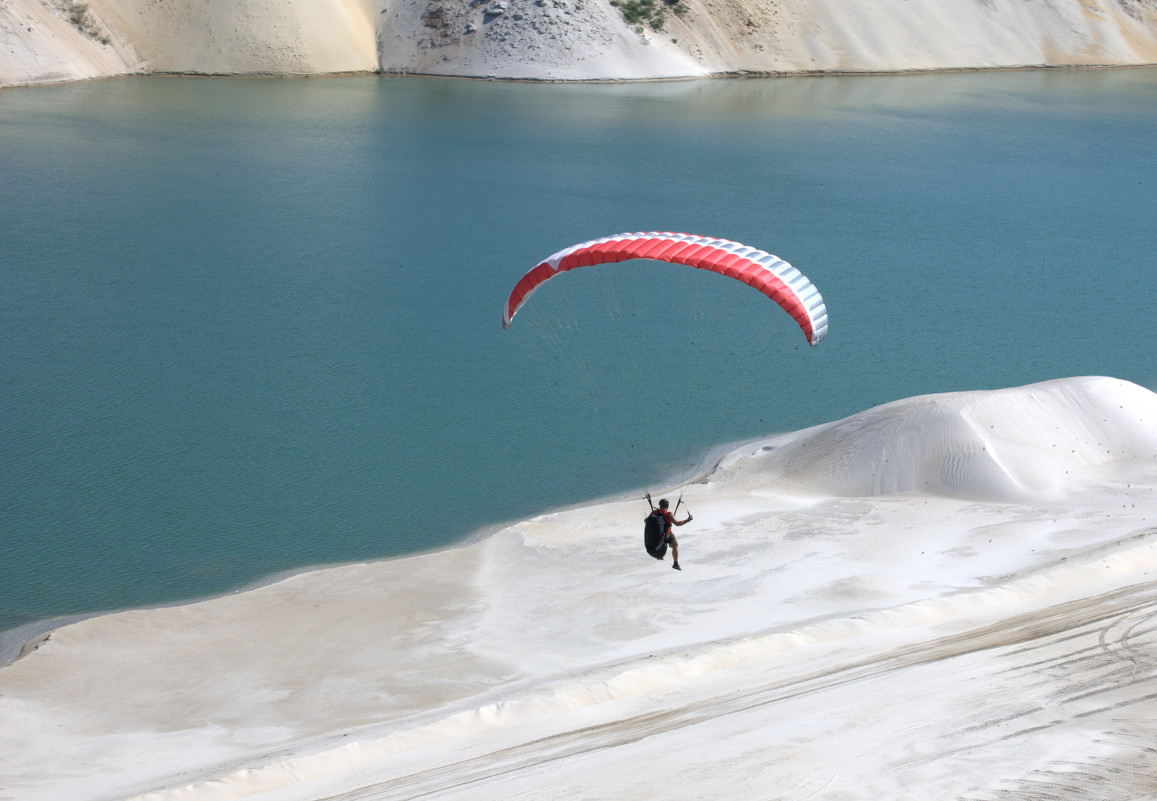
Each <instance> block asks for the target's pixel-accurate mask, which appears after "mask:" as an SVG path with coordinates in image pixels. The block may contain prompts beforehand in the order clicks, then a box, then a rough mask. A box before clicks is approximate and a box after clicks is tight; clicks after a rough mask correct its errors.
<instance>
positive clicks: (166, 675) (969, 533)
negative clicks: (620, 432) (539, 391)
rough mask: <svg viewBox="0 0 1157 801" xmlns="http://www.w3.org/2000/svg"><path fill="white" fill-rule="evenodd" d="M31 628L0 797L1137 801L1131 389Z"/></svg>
mask: <svg viewBox="0 0 1157 801" xmlns="http://www.w3.org/2000/svg"><path fill="white" fill-rule="evenodd" d="M684 502H685V503H687V504H688V505H689V506H690V508H691V509H692V511H693V512H694V515H695V520H694V521H693V522H692V523H691V524H690V525H688V526H685V527H683V528H681V529H680V530H679V534H680V540H681V543H682V548H683V554H682V560H681V561H682V562H683V566H684V570H683V571H682V572H676V571H673V570H671V569H670V567H669V565H670V562H669V561H667V562H663V563H660V562H656V561H654V560H652V559H650V558H649V557H648V556H646V554H645V553H644V552H643V549H642V547H641V539H642V537H641V527H642V518H643V516H644V514H645V512H646V505H645V503H643V502H641V501H638V500H620V501H614V502H607V503H602V504H598V505H596V506H591V507H587V508H581V509H574V510H569V511H563V512H558V513H553V514H548V515H544V516H542V517H539V518H536V519H534V520H530V521H526V522H523V523H519V524H517V525H513V526H511V527H509V528H507V529H504V530H502V531H500V532H498V533H496V534H494V535H493V536H490V537H488V538H486V539H483V540H481V541H478V542H475V543H473V544H470V545H467V546H464V547H461V548H457V549H453V550H449V551H445V552H440V553H432V554H426V555H421V556H415V557H411V558H405V559H397V560H392V561H387V562H381V563H375V564H363V565H351V566H346V567H335V568H330V569H326V570H320V571H316V572H312V573H306V574H301V575H298V576H295V577H293V578H290V579H287V580H285V581H282V582H279V583H277V584H273V585H270V586H267V587H263V588H260V589H257V590H253V591H250V592H245V593H240V594H236V595H232V596H228V597H224V598H219V599H214V600H210V601H205V602H201V603H196V604H191V605H188V606H183V607H176V608H166V609H157V610H143V611H132V612H124V613H119V614H113V615H107V616H103V617H100V618H95V619H91V620H87V621H84V622H81V623H77V624H74V625H70V626H67V627H64V628H62V629H60V630H58V631H56V632H54V633H53V634H52V635H51V637H50V638H49V639H48V640H47V641H44V642H42V643H41V644H40V645H39V647H38V648H37V649H36V650H34V651H31V652H30V653H27V654H26V655H25V656H24V657H23V658H21V659H19V660H18V661H16V662H14V663H12V664H10V665H7V666H6V667H4V668H2V669H0V754H3V755H4V756H3V760H2V761H0V797H5V798H19V799H62V800H63V799H69V801H76V800H77V799H112V798H127V797H133V796H138V795H139V796H141V797H144V798H148V799H198V800H200V799H232V798H262V799H279V800H280V799H286V800H287V799H322V798H325V799H331V798H339V799H394V798H397V799H412V798H422V797H430V798H439V799H459V798H460V799H491V798H492V799H509V798H535V799H538V798H583V799H611V798H615V799H619V798H632V799H650V798H654V799H692V798H728V799H756V798H759V799H764V798H773V797H774V798H785V799H807V798H828V799H837V798H838V799H865V800H867V799H872V800H873V801H875V800H876V799H880V798H889V799H897V798H912V799H928V798H959V799H998V798H1010V797H1016V798H1019V797H1033V798H1093V797H1095V798H1099V799H1117V798H1121V799H1124V798H1139V797H1154V796H1155V795H1157V752H1155V751H1154V749H1153V748H1152V745H1153V742H1154V735H1157V624H1154V623H1153V615H1154V612H1155V611H1157V522H1155V521H1157V395H1154V394H1153V393H1152V392H1150V391H1148V390H1146V389H1143V388H1141V387H1138V386H1136V385H1133V384H1130V383H1128V382H1123V381H1119V380H1114V379H1109V378H1074V379H1066V380H1060V381H1054V382H1048V383H1044V384H1037V385H1032V386H1028V387H1023V388H1018V389H1009V390H1001V391H994V392H973V393H959V394H950V395H937V396H929V397H923V398H914V399H910V400H904V401H898V402H895V403H890V404H887V405H885V406H881V407H879V408H876V409H872V410H869V411H866V412H864V413H863V414H860V415H856V416H854V417H852V418H849V419H847V420H843V421H839V422H836V423H832V424H829V425H824V426H819V427H817V428H813V429H810V430H807V431H803V432H799V433H796V434H789V435H784V436H781V437H776V438H773V439H769V440H767V441H764V442H759V443H753V444H751V445H749V446H745V447H744V448H741V449H739V450H737V451H735V452H734V453H732V454H730V455H729V456H728V457H727V458H725V459H724V460H723V462H722V463H721V464H720V465H719V466H718V468H717V469H716V470H714V471H713V472H712V473H711V474H710V475H709V476H708V477H707V478H706V479H705V480H704V481H703V482H702V483H698V484H695V485H692V486H691V487H689V488H688V489H687V491H686V494H685V495H684Z"/></svg>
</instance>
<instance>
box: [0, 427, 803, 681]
mask: <svg viewBox="0 0 1157 801" xmlns="http://www.w3.org/2000/svg"><path fill="white" fill-rule="evenodd" d="M779 436H784V434H782V433H781V434H773V435H770V436H769V437H760V438H757V439H754V440H741V441H736V442H731V443H723V444H720V445H715V446H711V447H708V448H706V449H705V450H704V452H703V457H702V458H701V459H699V460H698V463H699V464H702V465H707V466H706V467H703V468H701V469H700V470H699V471H698V472H695V473H692V474H690V476H689V477H687V478H686V480H685V481H684V482H683V486H684V487H686V486H690V485H692V484H696V483H702V482H703V481H705V480H706V478H707V477H709V476H710V475H711V474H712V473H713V472H714V471H715V470H716V469H718V467H719V465H720V464H721V463H722V461H723V460H724V459H726V458H727V457H728V456H729V455H731V454H732V453H733V452H734V451H737V450H742V449H743V448H744V447H747V446H750V445H754V444H756V443H760V442H764V441H766V440H768V439H772V438H775V437H779ZM676 480H677V477H676V476H671V477H670V478H669V480H668V481H666V482H657V483H658V484H660V485H661V487H662V489H660V490H659V491H660V492H666V491H668V490H670V489H671V487H673V486H675V482H676ZM643 491H645V490H639V491H630V490H628V491H624V492H622V493H615V494H612V495H603V496H598V497H595V498H591V499H589V500H585V501H577V502H575V503H573V504H566V505H562V506H557V507H551V508H547V509H543V510H541V511H539V512H537V513H535V514H533V515H531V517H530V519H535V518H539V517H543V516H547V515H553V514H561V513H567V512H575V511H579V510H581V509H584V508H587V507H595V506H602V505H604V504H610V503H619V502H623V501H626V500H630V499H635V498H636V497H637V498H638V500H640V501H641V500H643V498H642V495H640V494H639V493H640V492H643ZM656 497H658V496H656ZM520 522H523V521H521V520H509V521H506V522H503V523H492V524H489V525H484V526H479V527H477V528H475V529H473V530H472V531H471V532H470V533H468V534H466V535H464V536H463V537H462V538H461V539H459V540H456V541H454V542H452V543H450V544H448V545H442V546H436V547H432V548H427V549H422V550H418V551H411V552H407V553H403V554H397V555H394V556H383V557H380V558H377V559H366V560H362V561H357V562H330V563H320V564H312V565H305V566H303V567H300V568H291V569H289V570H281V571H277V572H275V573H271V574H268V575H266V576H262V577H260V578H257V579H254V580H253V581H251V582H247V583H245V584H242V585H241V586H239V587H236V588H234V589H232V590H226V591H225V592H220V593H214V594H210V595H198V596H193V597H190V598H187V599H184V600H179V601H171V602H167V603H157V604H145V605H142V606H129V607H124V608H121V609H100V610H95V611H91V612H76V613H73V614H65V615H53V616H50V617H47V618H42V619H40V620H36V621H32V622H30V623H25V624H22V625H20V626H16V627H15V628H11V629H6V630H2V631H0V670H3V669H4V668H5V667H6V666H8V665H10V664H13V663H15V662H18V661H20V660H21V659H23V658H24V657H26V656H28V655H29V654H31V653H32V652H34V651H35V650H36V649H37V648H39V647H40V646H41V645H42V644H44V643H45V642H46V641H48V640H49V639H50V638H51V636H52V635H53V634H54V633H55V632H56V631H58V630H60V629H61V628H64V627H66V626H71V625H73V624H74V623H81V622H83V621H85V620H92V619H95V618H101V617H105V616H108V615H116V614H121V613H124V612H148V611H153V610H158V609H172V608H177V607H182V606H189V605H192V604H199V603H204V602H207V601H213V600H216V599H218V598H225V597H228V596H232V595H240V594H243V593H247V592H251V591H253V590H259V589H261V588H263V587H268V586H271V585H274V584H278V583H280V582H282V581H286V580H288V579H292V578H294V577H296V576H300V575H304V574H309V573H320V572H323V571H326V570H330V569H333V568H342V567H351V566H355V565H375V564H380V563H386V562H394V561H397V560H400V559H408V558H411V557H418V556H426V555H430V554H437V553H444V552H447V551H453V550H458V549H461V548H466V547H469V546H471V545H474V544H476V543H479V542H482V541H483V540H485V539H487V538H488V537H491V536H493V535H495V534H497V533H499V532H500V531H504V530H506V529H508V528H511V527H513V526H516V525H518V524H519V523H520Z"/></svg>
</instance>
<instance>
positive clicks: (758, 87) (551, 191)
mask: <svg viewBox="0 0 1157 801" xmlns="http://www.w3.org/2000/svg"><path fill="white" fill-rule="evenodd" d="M1154 131H1157V71H1154V70H1127V71H1079V72H1058V71H1048V72H1024V73H992V74H963V75H935V76H906V77H894V78H886V77H865V78H822V79H779V80H740V81H711V82H689V83H666V84H655V85H626V86H589V85H583V86H558V85H504V84H497V83H486V82H465V81H435V80H421V79H384V78H383V79H379V78H341V79H324V80H287V81H279V80H253V81H245V80H197V79H141V80H119V81H108V82H100V83H89V84H78V85H72V86H60V87H48V88H39V89H27V90H5V91H4V92H2V93H0V434H2V436H0V548H2V551H0V630H2V629H7V628H12V627H15V626H18V625H22V624H26V623H28V622H31V621H35V620H38V619H41V618H45V617H48V616H53V615H62V614H73V613H84V612H91V611H95V610H103V609H112V608H119V607H125V606H132V605H141V604H155V603H162V602H170V601H176V600H181V599H187V598H192V597H198V596H202V595H206V594H211V593H218V592H223V591H228V590H230V589H234V588H237V587H239V586H242V585H244V584H246V583H248V582H252V581H255V580H258V579H260V578H261V577H263V576H267V575H269V574H271V573H274V572H277V571H282V570H288V569H294V568H299V567H303V566H308V565H315V564H321V563H332V562H343V561H351V560H360V559H367V558H375V557H384V556H391V555H397V554H402V553H408V552H413V551H418V550H425V549H429V548H435V547H439V546H444V545H447V544H449V543H452V542H453V541H455V540H458V539H460V538H462V537H463V536H466V535H468V534H470V533H471V532H473V531H476V530H478V529H479V528H482V527H485V526H488V525H493V524H497V523H500V522H504V521H509V520H511V519H516V518H520V517H524V516H527V515H530V514H533V513H535V512H538V511H541V510H543V509H545V508H549V507H552V506H557V505H570V504H575V503H579V502H582V501H585V500H589V499H592V498H595V497H599V496H603V495H606V494H610V493H621V492H625V491H634V490H636V489H639V488H642V487H644V486H647V485H648V483H651V482H655V481H657V480H658V479H659V478H661V477H664V476H669V475H671V474H673V473H680V472H681V471H684V470H686V469H687V467H688V465H689V464H692V463H693V462H694V461H695V459H697V457H698V455H699V454H700V452H701V451H702V450H703V449H704V448H705V447H706V446H708V445H711V444H715V443H718V442H725V441H733V440H736V439H740V438H751V437H756V436H760V435H764V434H769V433H773V432H777V431H784V430H791V429H798V428H802V427H805V426H809V425H813V424H816V423H820V422H824V421H828V420H833V419H837V418H840V417H842V416H845V415H849V414H852V413H854V412H856V411H859V410H861V409H863V408H866V407H869V406H872V405H874V404H878V403H881V402H885V401H889V400H893V399H896V398H900V397H906V396H911V395H916V394H922V393H928V392H941V391H950V390H960V389H974V388H994V387H1003V386H1011V385H1018V384H1023V383H1028V382H1032V381H1038V380H1044V379H1051V378H1058V377H1063V376H1070V375H1081V374H1108V375H1114V376H1118V377H1121V378H1126V379H1130V380H1133V381H1136V382H1138V383H1141V384H1144V385H1146V386H1149V387H1151V388H1152V387H1155V386H1157V337H1155V336H1154V326H1153V322H1152V321H1153V307H1154V302H1155V301H1157V289H1155V288H1154V283H1153V279H1154V275H1155V269H1157V263H1155V261H1157V259H1155V256H1154V243H1157V213H1155V212H1154V209H1155V208H1157V149H1155V148H1154V146H1153V132H1154ZM628 230H676V231H680V230H682V231H690V232H694V233H704V234H712V235H717V236H723V237H727V238H730V239H735V240H739V241H742V242H747V243H749V244H753V245H757V246H759V247H762V248H764V249H767V250H770V251H771V252H773V253H776V254H778V255H780V256H782V257H783V258H785V259H787V260H788V261H790V262H792V263H793V264H795V265H796V266H797V267H799V268H800V269H802V270H803V271H804V272H805V273H807V274H808V275H809V276H810V277H811V278H812V279H813V280H814V281H815V283H816V284H817V286H819V288H820V289H821V291H822V292H823V293H824V296H825V299H826V301H827V304H828V309H829V311H830V314H831V320H832V323H831V333H830V335H829V337H828V339H827V340H826V341H825V342H824V343H823V344H822V345H821V346H820V347H819V348H816V349H809V348H808V347H807V346H806V344H805V343H804V342H803V337H802V336H801V335H799V332H798V331H793V330H791V328H790V326H788V325H785V324H784V323H783V321H781V320H778V319H774V320H772V319H770V318H768V317H766V316H762V317H761V316H760V315H764V314H765V312H766V310H765V309H764V308H762V307H759V306H758V304H756V303H754V299H753V298H751V297H749V296H750V295H751V294H754V293H751V292H750V290H747V291H746V292H739V293H734V292H732V291H731V290H724V289H722V288H720V287H719V286H716V285H710V286H707V287H706V288H704V287H703V286H701V284H702V282H697V280H696V278H697V277H696V276H695V275H693V274H692V273H693V272H694V271H682V272H678V271H671V270H666V271H662V270H660V271H656V270H655V269H654V266H653V265H643V266H642V267H640V268H639V269H638V270H632V271H622V272H618V273H616V274H615V275H613V276H607V275H603V274H600V275H599V276H594V274H593V273H592V278H593V279H596V280H586V279H582V278H579V277H578V276H577V273H576V274H574V275H575V280H574V281H573V282H572V283H570V284H567V285H566V286H562V281H563V279H561V278H560V279H559V281H557V282H555V283H557V284H559V285H560V286H559V287H553V286H552V287H550V289H551V291H550V292H547V291H546V290H544V291H543V292H541V293H540V294H538V295H536V296H535V298H534V299H533V300H532V301H531V303H530V304H528V306H527V309H526V310H525V311H524V312H523V314H522V315H520V317H519V318H518V320H516V321H515V325H514V327H513V328H512V329H511V331H509V332H504V331H502V328H501V325H500V318H501V306H502V302H503V301H504V299H505V296H506V293H507V292H508V291H509V289H510V287H511V286H512V284H513V282H514V281H515V280H516V279H517V278H518V277H519V276H520V275H521V273H522V272H523V271H524V270H526V269H528V268H529V267H531V266H533V264H534V263H535V262H536V261H537V260H539V259H540V258H542V257H544V256H546V255H547V254H549V253H552V252H553V251H555V250H557V249H559V248H561V247H564V246H566V245H568V244H571V243H573V242H577V241H581V240H584V239H589V238H592V237H596V236H601V235H604V234H610V233H617V232H620V231H628ZM568 278H569V276H568ZM600 278H605V279H606V280H605V281H600V280H597V279H600ZM716 283H718V282H716ZM735 286H736V287H738V284H736V285H735ZM739 288H740V289H742V287H739ZM608 291H609V292H610V293H611V294H610V295H608ZM619 293H635V294H637V295H642V296H645V297H646V298H647V299H648V300H649V302H650V304H651V306H652V307H653V308H652V311H651V312H650V313H651V315H652V317H651V318H650V319H651V320H656V319H657V320H659V321H661V322H660V323H655V324H650V323H648V324H645V325H642V326H641V327H632V326H634V325H635V324H634V323H633V322H631V321H630V320H628V321H627V323H626V326H627V327H626V328H623V327H622V325H623V324H624V323H623V320H613V321H611V323H610V324H608V325H607V326H606V327H604V326H603V324H602V323H601V322H596V323H594V324H592V323H591V322H590V321H591V320H600V319H601V317H600V316H599V315H602V314H604V313H605V308H604V307H605V306H606V304H607V302H608V297H611V298H618V297H620V294H619ZM719 308H726V309H727V310H728V311H729V314H730V317H725V318H724V319H722V320H720V321H714V320H711V321H709V322H707V323H703V321H702V320H699V319H698V318H696V322H695V324H696V325H703V327H702V328H698V329H695V330H696V333H695V334H694V338H695V343H696V347H695V348H689V349H688V348H684V345H683V344H676V342H675V340H674V337H675V336H676V334H678V333H679V332H681V331H682V330H683V325H682V322H681V321H682V320H683V319H684V317H683V316H682V315H684V312H687V310H688V309H690V310H692V311H691V312H690V313H691V314H692V316H693V317H694V316H695V315H698V314H700V312H701V311H702V310H703V309H719ZM655 309H660V310H664V311H662V312H660V313H656V311H655ZM668 311H669V312H670V313H669V314H668V313H667V312H668ZM676 312H678V313H676ZM563 318H566V319H571V320H576V321H578V322H580V323H582V324H584V325H585V326H586V327H585V329H583V330H581V331H579V332H578V333H575V334H573V335H568V337H570V338H564V341H563V342H562V343H561V344H560V345H558V346H555V345H551V344H550V343H544V342H543V339H542V338H543V337H544V336H546V335H548V334H547V333H544V332H546V331H548V330H549V329H544V325H549V322H550V321H552V320H556V319H563ZM753 320H757V321H758V322H756V323H753V322H752V321H753ZM616 326H618V327H616ZM576 353H577V354H579V358H578V359H577V360H576V358H575V357H574V354H576ZM721 354H722V355H721ZM724 362H725V363H726V364H723V365H722V366H724V367H726V368H727V369H726V372H723V373H718V372H716V368H717V367H718V366H719V365H720V364H721V363H724ZM624 368H625V369H624ZM664 377H665V378H666V380H668V381H669V382H670V384H671V385H672V388H671V389H670V390H668V391H666V392H663V391H659V392H658V393H657V394H656V395H652V396H651V397H653V398H656V399H655V400H648V401H647V402H645V403H639V402H638V395H639V387H640V383H639V382H640V381H641V382H643V384H642V385H643V386H647V385H656V384H658V383H659V382H660V381H662V380H663V379H664ZM588 379H590V381H589V383H588ZM631 398H634V399H635V401H636V402H635V403H634V404H631V403H629V402H626V401H627V400H629V399H631ZM587 556H588V557H590V556H591V555H589V554H588V555H587Z"/></svg>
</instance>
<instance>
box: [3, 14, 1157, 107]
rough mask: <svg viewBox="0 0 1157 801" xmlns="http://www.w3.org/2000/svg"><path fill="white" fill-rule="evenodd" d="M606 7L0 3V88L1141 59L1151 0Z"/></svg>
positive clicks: (1149, 45) (1146, 57) (1152, 53)
mask: <svg viewBox="0 0 1157 801" xmlns="http://www.w3.org/2000/svg"><path fill="white" fill-rule="evenodd" d="M615 2H616V3H617V4H618V5H617V7H615V6H612V5H611V0H235V1H234V2H224V0H91V2H89V3H74V2H71V0H6V2H5V3H3V4H0V86H3V85H18V84H30V83H45V82H54V81H67V80H79V79H85V78H95V77H102V76H109V75H121V74H131V73H156V72H160V73H193V74H221V75H246V74H275V75H309V74H325V73H343V72H368V71H374V70H377V69H382V70H385V71H387V72H404V73H421V74H435V75H456V76H474V77H485V76H493V77H498V78H528V79H549V80H590V79H646V78H669V77H691V76H702V75H710V74H718V73H734V72H741V71H749V72H755V73H798V72H814V71H850V72H857V71H883V72H890V71H906V70H937V69H968V68H992V67H1022V66H1043V65H1116V66H1120V65H1136V64H1152V63H1157V0H986V2H980V1H979V0H967V2H950V0H865V2H859V3H847V2H844V0H726V2H724V1H723V0H642V5H640V0H615ZM624 11H627V12H628V13H633V14H636V15H637V18H633V21H632V22H631V23H628V22H627V21H626V20H625V18H624V13H623V12H624Z"/></svg>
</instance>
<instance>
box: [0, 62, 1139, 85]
mask: <svg viewBox="0 0 1157 801" xmlns="http://www.w3.org/2000/svg"><path fill="white" fill-rule="evenodd" d="M1155 68H1157V61H1153V62H1145V63H1139V64H1024V65H1016V66H992V67H937V68H927V69H897V70H874V69H864V70H853V69H848V70H799V71H772V70H768V71H758V70H734V71H729V72H713V73H709V74H706V75H682V76H667V77H655V78H615V77H606V78H537V77H508V76H498V75H455V74H451V73H438V72H411V71H408V70H385V69H377V70H363V71H346V72H304V73H278V72H252V73H239V72H133V73H124V74H119V75H95V76H91V77H83V78H63V79H61V80H52V81H37V82H30V83H13V84H4V83H0V92H2V91H5V90H8V89H36V88H40V87H49V86H71V85H74V84H83V83H92V82H97V81H116V80H132V79H137V78H173V79H196V78H202V79H205V80H269V81H277V80H291V81H292V80H324V79H330V78H332V79H335V80H340V79H342V78H373V77H383V78H416V79H430V80H439V81H442V80H454V81H478V82H487V81H489V82H496V83H527V84H559V85H562V84H584V85H593V86H600V85H619V84H652V83H655V84H658V83H691V82H695V81H713V80H736V79H750V80H777V79H789V78H861V77H862V78H887V77H897V78H902V77H920V76H925V75H957V74H960V75H971V74H976V73H1001V72H1048V71H1062V72H1068V71H1074V72H1080V71H1121V70H1148V69H1155Z"/></svg>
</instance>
